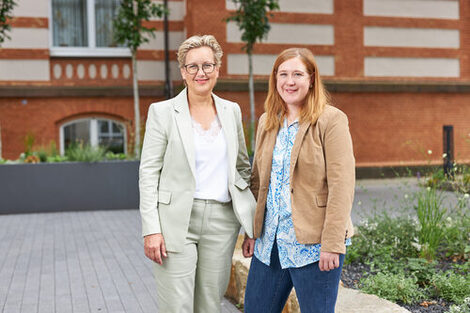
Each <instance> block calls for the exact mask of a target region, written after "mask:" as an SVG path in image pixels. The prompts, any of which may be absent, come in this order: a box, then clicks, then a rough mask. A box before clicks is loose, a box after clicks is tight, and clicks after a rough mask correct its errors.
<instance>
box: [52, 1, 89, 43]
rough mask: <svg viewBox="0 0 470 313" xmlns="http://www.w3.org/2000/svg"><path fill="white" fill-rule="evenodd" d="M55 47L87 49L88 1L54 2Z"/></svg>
mask: <svg viewBox="0 0 470 313" xmlns="http://www.w3.org/2000/svg"><path fill="white" fill-rule="evenodd" d="M52 19H53V22H52V23H53V45H54V46H55V47H86V46H88V38H87V37H88V36H87V9H86V0H52Z"/></svg>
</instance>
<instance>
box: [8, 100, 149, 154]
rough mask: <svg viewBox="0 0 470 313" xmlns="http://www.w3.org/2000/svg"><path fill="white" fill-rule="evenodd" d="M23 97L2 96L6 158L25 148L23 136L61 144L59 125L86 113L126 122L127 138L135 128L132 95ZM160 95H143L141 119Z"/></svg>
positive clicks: (45, 142)
mask: <svg viewBox="0 0 470 313" xmlns="http://www.w3.org/2000/svg"><path fill="white" fill-rule="evenodd" d="M22 100H23V99H21V98H6V99H2V100H1V105H0V125H1V130H2V146H3V149H2V150H3V153H2V156H3V158H6V159H17V158H18V157H19V154H20V153H22V152H24V149H25V147H24V138H25V136H26V135H27V134H28V133H31V134H32V135H33V136H34V137H35V146H36V147H39V146H41V145H42V146H48V145H49V142H50V141H51V140H54V141H55V142H56V145H57V148H59V141H60V138H59V130H60V126H61V125H62V124H63V123H65V122H67V121H70V120H73V119H78V118H84V117H106V118H110V119H114V120H117V121H119V122H122V123H125V124H126V125H128V127H127V135H128V139H131V138H130V137H131V136H130V134H131V133H133V132H134V128H133V126H132V125H133V124H129V122H130V121H132V120H133V116H134V107H133V105H134V104H133V98H132V97H128V98H112V97H109V98H108V97H106V98H104V97H99V98H98V97H97V98H31V99H28V100H27V103H26V104H23V103H22ZM154 101H158V99H150V98H141V100H140V110H141V116H142V118H141V120H142V121H143V122H145V120H146V115H147V110H148V106H149V105H150V103H151V102H154Z"/></svg>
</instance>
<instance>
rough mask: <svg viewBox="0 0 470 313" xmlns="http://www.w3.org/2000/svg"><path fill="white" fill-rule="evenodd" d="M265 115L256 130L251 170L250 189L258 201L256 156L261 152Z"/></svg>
mask: <svg viewBox="0 0 470 313" xmlns="http://www.w3.org/2000/svg"><path fill="white" fill-rule="evenodd" d="M265 117H266V115H265V113H264V114H263V115H262V116H261V117H260V119H259V121H258V130H257V131H256V147H255V155H254V156H253V170H252V171H251V185H250V189H251V192H252V193H253V196H254V197H255V199H256V201H258V192H259V172H258V163H257V162H256V156H257V153H259V150H260V146H261V140H260V137H261V132H262V130H263V125H264V119H265Z"/></svg>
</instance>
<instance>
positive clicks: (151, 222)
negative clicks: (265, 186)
mask: <svg viewBox="0 0 470 313" xmlns="http://www.w3.org/2000/svg"><path fill="white" fill-rule="evenodd" d="M186 92H187V91H186V89H184V90H183V91H182V92H181V93H180V94H178V95H177V96H176V97H174V98H173V99H169V100H166V101H162V102H158V103H153V104H152V105H151V106H150V108H149V112H148V117H147V124H146V132H145V138H144V143H143V147H142V155H141V160H140V169H139V190H140V214H141V217H142V235H143V236H146V235H150V234H155V233H162V234H163V237H164V239H165V245H166V248H167V250H168V251H173V252H180V251H182V250H183V245H184V242H185V239H186V235H187V231H188V226H189V218H190V215H191V208H192V205H193V195H194V191H195V189H196V180H195V172H196V169H195V166H196V165H195V151H194V139H193V130H192V124H191V116H190V113H189V106H188V100H187V95H186ZM212 97H213V99H214V102H215V107H216V109H217V114H218V117H219V120H220V122H221V124H222V129H223V131H224V134H225V139H226V142H227V150H228V162H229V166H228V168H229V173H228V174H229V175H228V177H229V184H228V186H229V192H230V196H231V198H232V205H233V209H234V212H235V215H236V216H237V218H238V220H239V222H240V224H241V225H242V226H243V228H244V229H245V232H246V233H247V235H248V236H250V237H253V231H252V229H253V215H254V210H255V206H256V203H255V199H254V197H253V194H252V193H251V191H250V189H249V188H248V187H249V182H250V173H251V167H250V163H249V160H248V154H247V151H246V145H245V138H244V135H243V126H242V120H241V111H240V107H239V106H238V104H236V103H234V102H230V101H227V100H224V99H221V98H219V97H217V96H216V95H214V94H213V95H212Z"/></svg>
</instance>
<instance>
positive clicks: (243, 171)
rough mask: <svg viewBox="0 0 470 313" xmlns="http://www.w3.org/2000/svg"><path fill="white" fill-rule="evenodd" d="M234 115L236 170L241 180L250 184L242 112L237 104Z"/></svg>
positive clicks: (249, 169)
mask: <svg viewBox="0 0 470 313" xmlns="http://www.w3.org/2000/svg"><path fill="white" fill-rule="evenodd" d="M235 111H236V112H235V115H236V123H237V137H238V155H237V164H236V166H237V171H238V173H239V174H240V176H241V177H242V178H243V180H244V181H245V182H246V183H247V184H248V186H249V185H250V175H251V165H250V160H249V158H248V152H247V151H246V141H245V135H244V133H243V123H242V113H241V110H240V107H239V106H238V104H237V105H236V106H235Z"/></svg>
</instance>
